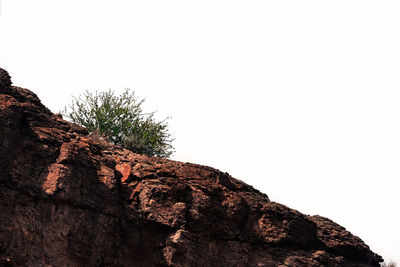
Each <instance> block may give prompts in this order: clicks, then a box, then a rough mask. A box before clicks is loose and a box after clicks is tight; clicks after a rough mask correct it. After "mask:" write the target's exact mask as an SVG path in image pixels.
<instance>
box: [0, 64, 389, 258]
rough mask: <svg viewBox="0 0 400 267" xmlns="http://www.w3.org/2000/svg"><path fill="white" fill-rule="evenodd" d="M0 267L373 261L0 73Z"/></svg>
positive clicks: (309, 223)
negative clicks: (110, 135) (80, 119)
mask: <svg viewBox="0 0 400 267" xmlns="http://www.w3.org/2000/svg"><path fill="white" fill-rule="evenodd" d="M0 202H1V206H0V265H7V266H379V262H380V261H381V257H380V256H378V255H376V254H374V253H373V252H371V251H370V249H369V247H368V246H367V245H365V244H364V243H363V242H362V241H361V240H360V239H359V238H358V237H356V236H353V235H352V234H351V233H349V232H347V231H346V230H345V229H344V228H343V227H341V226H339V225H337V224H335V223H334V222H332V221H330V220H329V219H326V218H323V217H320V216H306V215H304V214H302V213H300V212H298V211H296V210H293V209H290V208H288V207H286V206H283V205H280V204H278V203H274V202H271V201H270V200H269V199H268V197H267V196H266V195H265V194H262V193H260V192H259V191H257V190H256V189H254V188H253V187H251V186H249V185H247V184H245V183H243V182H242V181H240V180H237V179H234V178H232V177H231V176H229V175H228V174H227V173H223V172H220V171H218V170H215V169H213V168H210V167H205V166H200V165H196V164H190V163H182V162H176V161H171V160H166V159H158V158H152V157H147V156H143V155H138V154H134V153H132V152H130V151H128V150H125V149H122V148H121V147H115V146H113V145H111V144H109V143H107V142H104V141H102V140H101V139H99V138H96V137H93V136H90V135H89V134H88V132H87V131H86V129H84V128H82V127H79V126H77V125H74V124H71V123H68V122H66V121H64V120H62V119H61V117H60V116H57V115H54V114H52V113H51V112H50V111H49V110H48V109H47V108H46V107H45V106H43V105H42V104H41V102H40V100H39V99H38V98H37V96H36V95H35V94H34V93H32V92H31V91H29V90H26V89H22V88H18V87H13V86H11V81H10V78H9V76H8V74H7V73H6V72H5V71H3V70H1V71H0Z"/></svg>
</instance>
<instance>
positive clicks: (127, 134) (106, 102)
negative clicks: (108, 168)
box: [62, 89, 173, 157]
mask: <svg viewBox="0 0 400 267" xmlns="http://www.w3.org/2000/svg"><path fill="white" fill-rule="evenodd" d="M143 102H144V99H142V100H139V99H137V98H136V97H135V93H134V92H133V91H130V90H129V89H125V91H124V92H123V93H122V94H121V95H116V94H115V92H114V91H113V90H111V89H110V90H108V91H104V92H98V91H96V92H95V93H91V92H89V91H87V90H86V91H85V93H84V94H82V95H80V96H79V97H74V98H73V101H72V104H70V105H69V106H68V107H66V108H65V109H64V111H63V112H62V113H63V115H65V116H66V117H67V118H69V119H70V120H71V121H72V122H75V123H77V124H79V125H82V126H84V127H86V128H87V129H88V131H89V132H91V133H97V134H98V135H100V136H101V137H103V138H104V139H106V140H107V141H109V142H111V143H114V144H116V145H121V146H124V147H126V148H127V149H130V150H132V151H133V152H135V153H140V154H145V155H148V156H157V157H169V156H170V155H171V154H172V152H173V147H172V145H171V143H172V141H173V139H172V138H171V135H170V134H169V132H168V124H167V122H166V120H163V121H160V122H159V121H156V120H155V118H154V114H155V113H154V112H152V113H147V114H146V113H144V112H143V110H142V104H143Z"/></svg>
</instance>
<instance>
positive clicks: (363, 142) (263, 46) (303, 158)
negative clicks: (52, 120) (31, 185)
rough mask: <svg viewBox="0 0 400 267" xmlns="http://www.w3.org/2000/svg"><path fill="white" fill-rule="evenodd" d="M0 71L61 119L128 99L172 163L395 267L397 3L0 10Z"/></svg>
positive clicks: (21, 4) (119, 0) (55, 4)
mask: <svg viewBox="0 0 400 267" xmlns="http://www.w3.org/2000/svg"><path fill="white" fill-rule="evenodd" d="M0 5H1V7H0V8H1V11H0V12H1V14H0V33H1V35H0V36H1V37H0V67H2V68H5V69H7V70H8V71H9V72H10V74H11V76H12V77H13V82H14V84H15V85H18V86H22V87H26V88H29V89H31V90H32V91H34V92H35V93H37V94H38V95H39V97H40V98H41V99H42V102H43V103H44V104H45V105H47V106H48V107H49V108H50V109H51V110H53V111H54V112H57V111H59V110H61V109H62V108H63V107H64V106H65V105H67V104H69V103H70V102H71V95H78V94H80V93H82V92H83V91H84V90H85V89H89V90H95V89H99V90H103V89H109V88H114V89H119V90H122V89H123V88H126V87H128V88H131V89H134V90H135V91H136V93H137V95H138V96H140V97H144V98H146V105H145V107H146V108H147V109H148V110H149V111H151V110H158V114H159V115H160V118H164V117H167V116H171V117H172V118H171V119H170V121H169V124H170V128H171V131H172V133H173V135H174V137H175V138H176V141H175V142H174V146H175V149H176V153H175V154H174V156H173V159H176V160H179V161H189V162H195V163H200V164H204V165H209V166H212V167H215V168H218V169H220V170H222V171H227V172H229V173H230V174H231V175H232V176H234V177H236V178H239V179H241V180H243V181H245V182H247V183H249V184H251V185H253V186H254V187H256V188H258V189H259V190H261V191H262V192H264V193H267V194H268V196H269V197H270V198H271V200H273V201H276V202H279V203H282V204H285V205H288V206H289V207H291V208H295V209H298V210H300V211H301V212H303V213H306V214H320V215H322V216H326V217H329V218H330V219H332V220H334V221H336V222H337V223H339V224H341V225H342V226H344V227H346V228H347V229H348V230H349V231H351V232H352V233H353V234H355V235H358V236H359V237H361V238H362V239H363V240H364V241H365V242H366V243H367V244H368V245H369V246H370V247H371V248H372V249H373V250H374V251H375V252H377V253H379V254H381V255H382V256H383V257H384V258H385V259H387V260H389V259H392V260H395V261H397V262H398V263H400V230H399V225H400V215H399V207H398V205H399V203H400V194H399V186H400V182H399V178H400V164H399V162H400V124H399V122H400V105H399V102H400V91H399V89H400V79H399V77H400V76H399V73H400V72H399V71H400V16H399V14H400V2H399V1H369V0H362V1H351V0H346V1H344V0H343V1H342V0H335V1H321V0H315V1H286V0H279V1H265V0H263V1H235V0H229V1H218V0H213V1H208V0H202V1H188V0H185V1H165V0H164V1H151V0H149V1H133V0H129V1H128V0H127V1H123V0H113V1H101V0H95V1H94V0H85V1H82V0H80V1H78V0H68V1H54V0H35V1H32V0H0Z"/></svg>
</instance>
